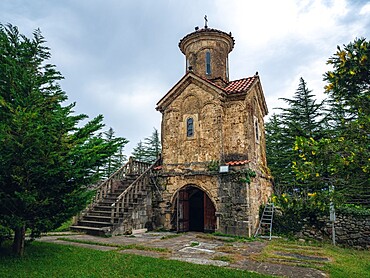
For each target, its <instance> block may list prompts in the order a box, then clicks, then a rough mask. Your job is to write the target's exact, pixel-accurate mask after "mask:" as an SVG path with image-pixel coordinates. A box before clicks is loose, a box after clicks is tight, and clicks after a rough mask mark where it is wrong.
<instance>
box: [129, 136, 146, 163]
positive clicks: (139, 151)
mask: <svg viewBox="0 0 370 278" xmlns="http://www.w3.org/2000/svg"><path fill="white" fill-rule="evenodd" d="M131 155H132V157H133V158H135V160H138V161H143V162H144V161H145V148H144V144H143V142H142V141H139V143H138V144H137V146H136V147H135V148H134V149H133V151H132V154H131Z"/></svg>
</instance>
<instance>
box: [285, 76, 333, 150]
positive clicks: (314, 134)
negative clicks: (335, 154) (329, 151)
mask: <svg viewBox="0 0 370 278" xmlns="http://www.w3.org/2000/svg"><path fill="white" fill-rule="evenodd" d="M314 97H315V96H314V95H313V94H312V91H311V90H309V89H308V88H307V83H306V82H305V81H304V79H303V78H302V77H301V78H300V80H299V85H298V89H297V91H296V92H295V94H294V96H293V98H292V99H287V98H281V99H282V100H284V101H285V102H286V103H287V104H288V105H289V107H288V108H280V109H281V110H282V118H283V121H284V122H285V125H286V133H287V135H288V137H289V139H290V140H291V145H293V142H294V141H295V137H296V136H302V137H305V138H321V137H322V136H323V133H324V129H323V127H324V122H325V120H326V115H325V113H324V101H322V102H321V103H316V99H315V98H314Z"/></svg>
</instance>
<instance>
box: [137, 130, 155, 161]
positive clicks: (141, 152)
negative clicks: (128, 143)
mask: <svg viewBox="0 0 370 278" xmlns="http://www.w3.org/2000/svg"><path fill="white" fill-rule="evenodd" d="M160 154H161V141H160V139H159V133H158V130H157V129H156V128H154V130H153V133H152V135H151V136H150V137H147V138H145V139H144V143H143V142H142V141H140V142H139V143H138V145H137V146H136V147H135V148H134V150H133V152H132V156H133V157H134V158H135V159H137V160H139V161H142V162H148V163H153V162H155V161H156V160H157V159H158V157H159V155H160Z"/></svg>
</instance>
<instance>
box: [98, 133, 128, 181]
mask: <svg viewBox="0 0 370 278" xmlns="http://www.w3.org/2000/svg"><path fill="white" fill-rule="evenodd" d="M104 140H105V141H106V142H108V143H115V144H117V145H118V146H119V147H118V150H117V152H116V153H114V154H113V155H111V156H110V157H108V160H107V162H106V164H105V165H103V168H102V171H103V178H108V177H109V176H110V175H112V174H113V173H114V172H115V171H117V170H118V169H119V168H120V167H121V166H122V165H123V164H124V162H125V161H126V156H125V155H124V153H123V149H124V147H125V145H126V144H127V143H128V140H127V139H125V138H122V137H116V136H115V135H114V130H113V128H111V127H110V128H109V129H108V130H107V131H106V132H104Z"/></svg>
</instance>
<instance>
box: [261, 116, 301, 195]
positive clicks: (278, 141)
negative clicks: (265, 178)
mask: <svg viewBox="0 0 370 278" xmlns="http://www.w3.org/2000/svg"><path fill="white" fill-rule="evenodd" d="M265 130H266V156H267V165H268V166H269V168H270V170H271V173H272V175H273V177H274V191H275V194H277V195H281V194H282V193H286V192H289V191H291V190H292V188H293V187H292V185H293V184H295V176H294V174H293V173H292V169H291V168H292V161H291V158H292V156H293V150H292V147H291V145H290V143H289V142H287V140H286V139H287V135H286V127H285V126H284V124H283V121H282V118H281V115H277V114H273V115H272V116H271V118H270V119H269V120H268V121H267V122H266V124H265Z"/></svg>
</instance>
